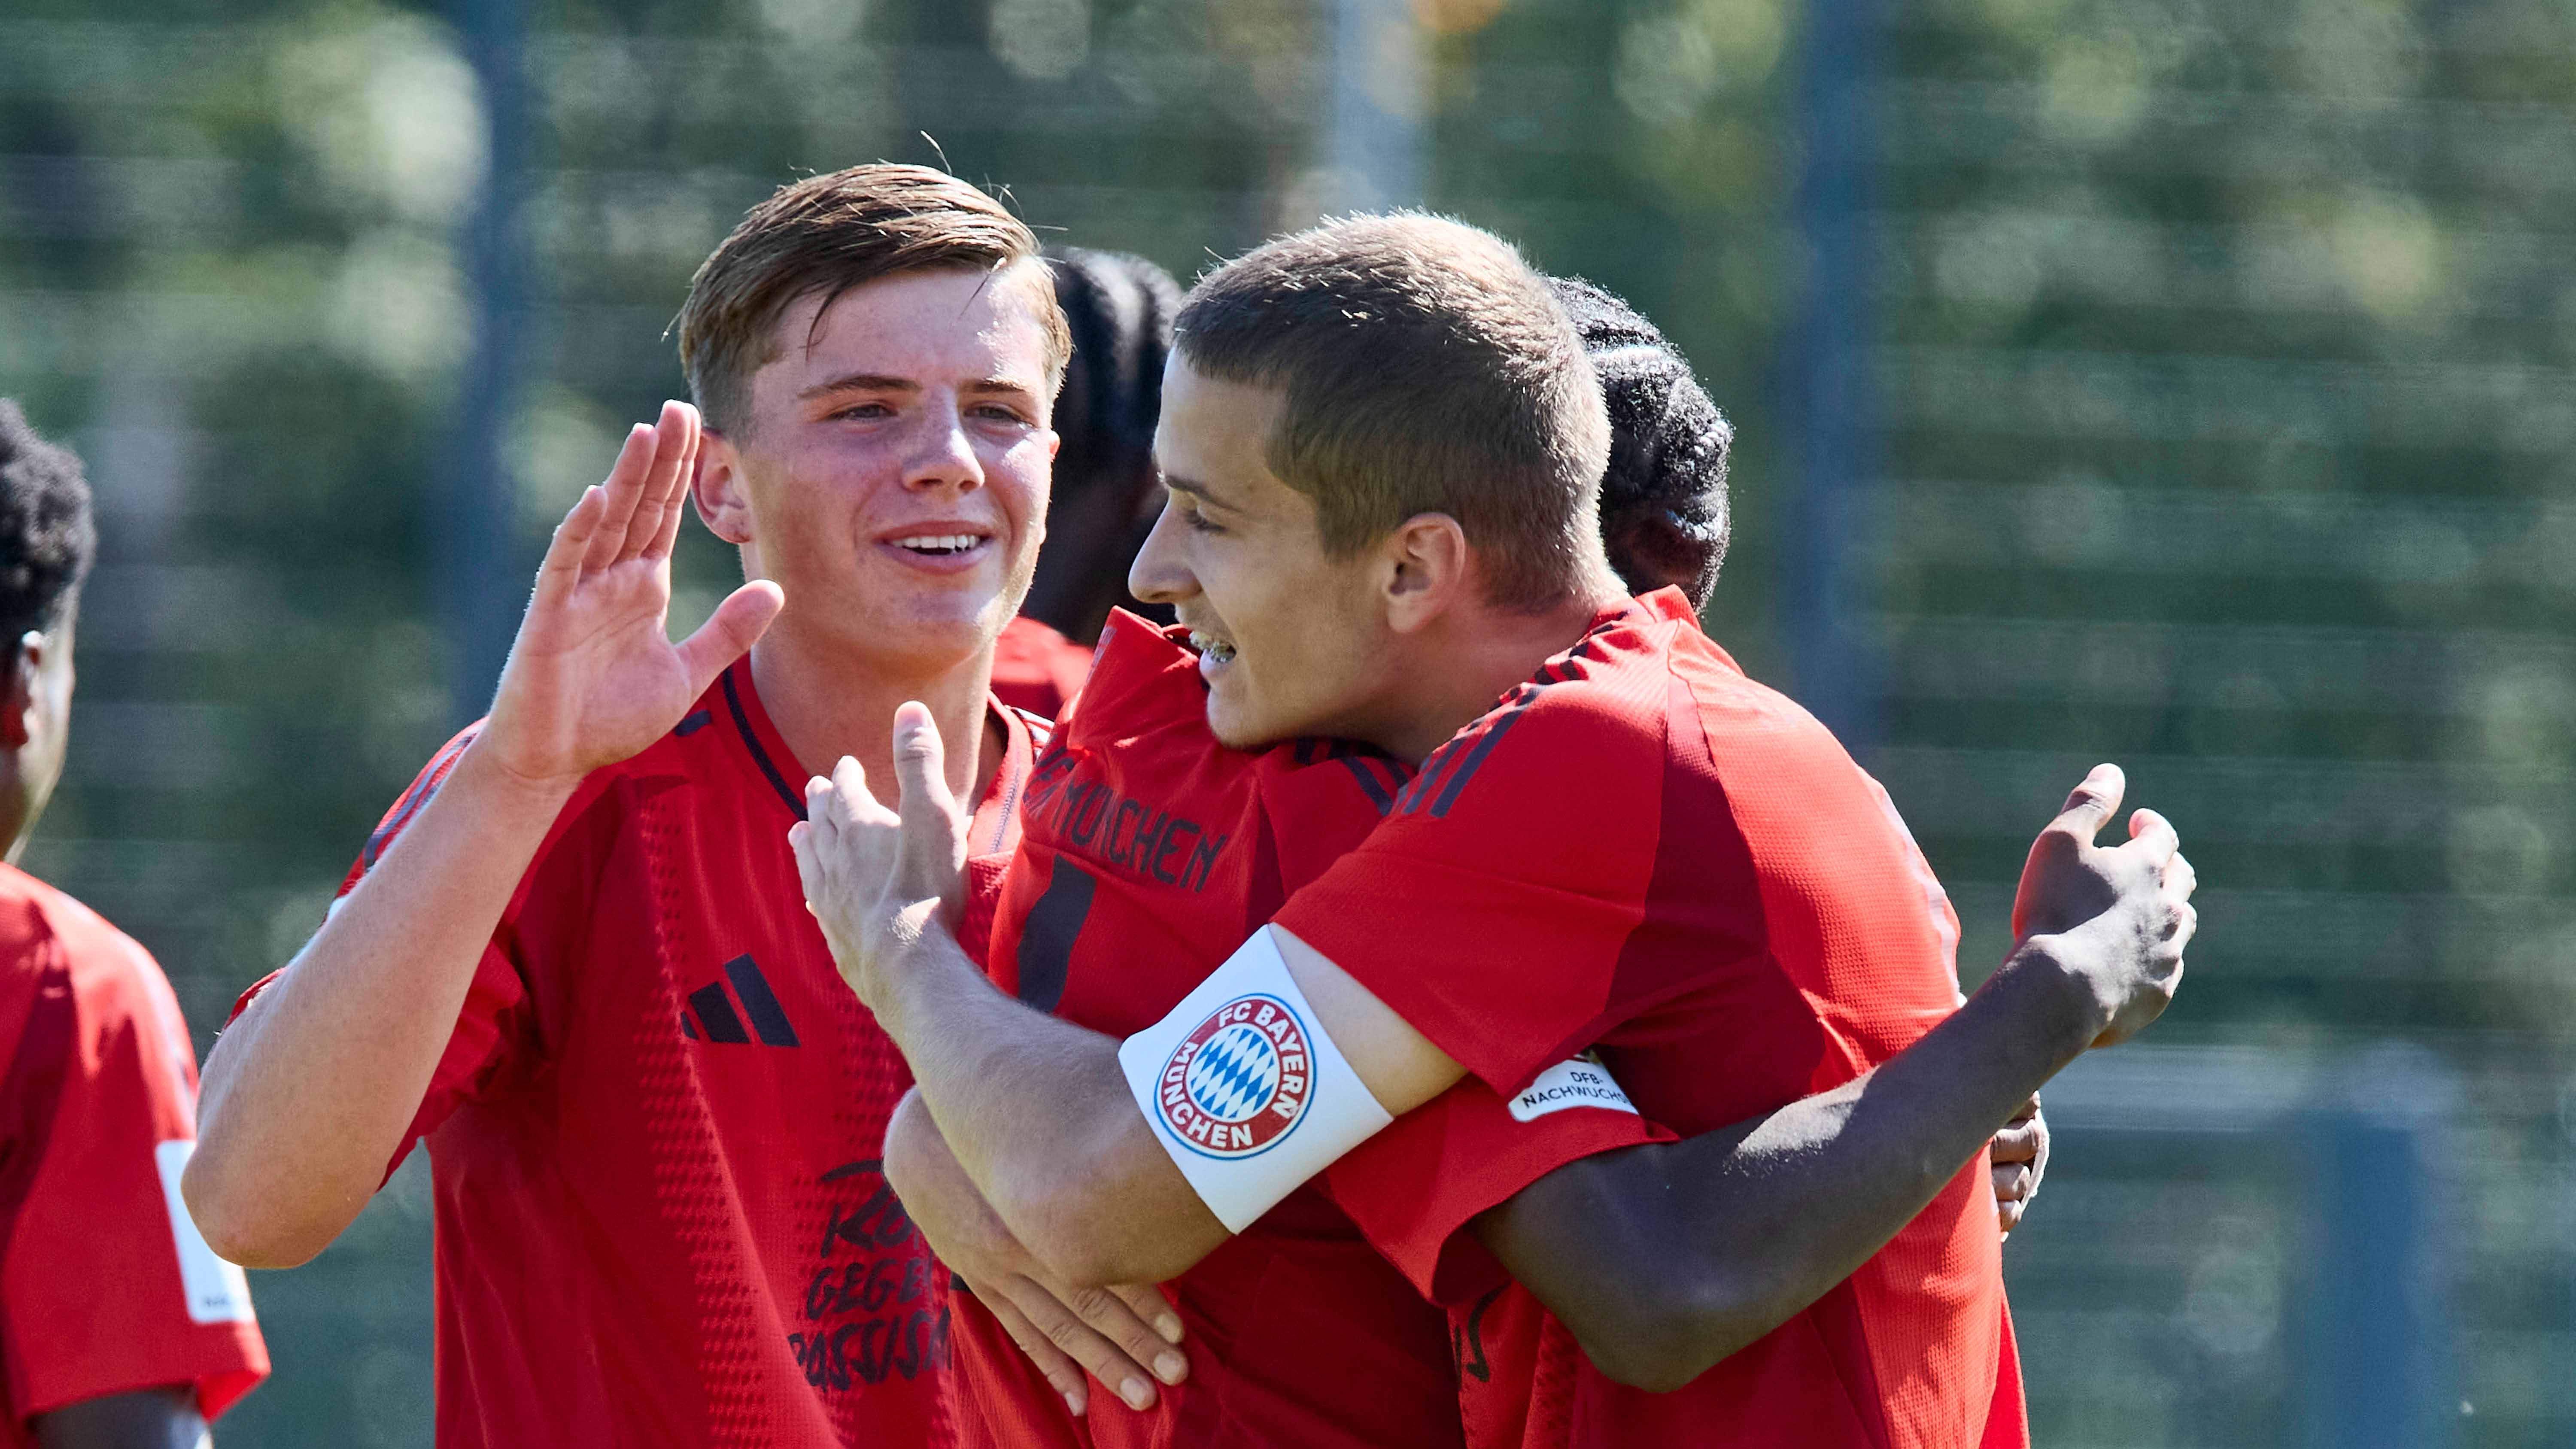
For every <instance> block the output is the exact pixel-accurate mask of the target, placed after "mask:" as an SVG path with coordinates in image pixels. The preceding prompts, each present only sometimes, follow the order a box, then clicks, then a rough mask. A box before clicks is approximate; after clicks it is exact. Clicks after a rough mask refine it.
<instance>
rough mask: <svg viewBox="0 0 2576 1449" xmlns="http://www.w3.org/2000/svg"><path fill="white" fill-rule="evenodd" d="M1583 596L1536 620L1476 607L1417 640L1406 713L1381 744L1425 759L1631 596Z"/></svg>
mask: <svg viewBox="0 0 2576 1449" xmlns="http://www.w3.org/2000/svg"><path fill="white" fill-rule="evenodd" d="M1598 592H1599V591H1597V590H1595V591H1587V592H1586V593H1585V594H1584V595H1582V596H1579V597H1576V598H1573V599H1569V600H1567V601H1566V602H1565V603H1564V604H1561V605H1559V606H1557V607H1555V608H1552V609H1549V610H1547V611H1545V612H1543V613H1537V614H1516V613H1510V612H1507V611H1504V610H1500V609H1490V608H1482V607H1480V608H1477V609H1475V610H1473V611H1463V612H1461V613H1459V614H1455V615H1452V616H1449V617H1448V618H1445V619H1443V620H1442V621H1441V624H1440V626H1439V627H1438V628H1437V629H1435V630H1433V631H1430V632H1428V633H1426V634H1425V635H1424V636H1422V637H1421V638H1419V639H1417V640H1416V641H1415V642H1414V645H1413V648H1412V649H1411V650H1410V651H1409V653H1410V654H1411V655H1412V656H1413V658H1412V662H1411V665H1410V666H1409V667H1408V668H1407V670H1406V671H1405V673H1406V677H1407V680H1408V683H1407V685H1406V688H1405V692H1404V699H1403V701H1402V707H1401V714H1400V718H1398V719H1397V720H1396V721H1395V722H1394V723H1393V724H1392V725H1391V726H1390V727H1389V728H1386V729H1384V730H1381V731H1378V732H1377V734H1378V738H1377V739H1376V740H1375V741H1374V743H1376V744H1378V745H1380V746H1382V747H1384V748H1385V749H1387V750H1389V751H1391V752H1393V753H1395V754H1397V755H1399V756H1402V757H1403V758H1405V759H1408V760H1414V761H1420V760H1422V759H1424V758H1425V757H1427V756H1428V755H1429V754H1430V753H1431V752H1432V751H1433V750H1436V749H1438V748H1440V746H1441V745H1442V744H1444V743H1446V742H1447V741H1448V739H1449V737H1450V736H1451V735H1454V734H1456V733H1457V732H1458V731H1460V730H1462V729H1465V728H1466V727H1467V726H1468V725H1470V724H1472V723H1474V722H1475V720H1476V718H1477V717H1478V716H1479V715H1482V714H1484V713H1485V711H1487V710H1489V709H1492V708H1493V707H1494V702H1495V701H1496V700H1498V699H1500V698H1502V697H1503V695H1504V694H1505V693H1506V692H1507V691H1509V690H1510V689H1511V688H1512V687H1513V686H1514V685H1517V684H1519V683H1520V682H1521V681H1523V680H1525V679H1528V678H1529V677H1530V676H1531V675H1533V674H1536V673H1537V672H1538V667H1539V666H1540V665H1542V664H1545V663H1546V662H1547V661H1548V660H1549V659H1551V658H1553V657H1555V656H1556V655H1558V654H1562V653H1564V652H1565V651H1566V650H1568V649H1571V648H1573V647H1574V646H1575V644H1576V643H1577V642H1579V641H1580V640H1581V639H1582V638H1583V635H1584V633H1585V631H1587V630H1589V629H1590V628H1591V627H1592V621H1593V620H1594V619H1596V618H1599V617H1600V615H1601V613H1602V611H1603V610H1605V609H1614V608H1617V607H1619V605H1620V604H1622V603H1624V602H1626V596H1625V595H1624V594H1622V595H1617V596H1615V597H1614V596H1612V595H1609V594H1602V595H1601V597H1598V598H1595V597H1593V596H1592V595H1593V594H1594V593H1598Z"/></svg>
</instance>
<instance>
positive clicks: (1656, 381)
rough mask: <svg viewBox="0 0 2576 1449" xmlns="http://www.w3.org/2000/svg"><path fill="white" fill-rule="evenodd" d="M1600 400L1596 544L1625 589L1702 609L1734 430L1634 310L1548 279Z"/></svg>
mask: <svg viewBox="0 0 2576 1449" xmlns="http://www.w3.org/2000/svg"><path fill="white" fill-rule="evenodd" d="M1548 285H1549V286H1550V287H1551V288H1553V289H1554V290H1555V292H1556V300H1557V302H1558V303H1559V304H1560V305H1562V306H1563V307H1564V308H1565V310H1566V311H1567V313H1569V314H1570V315H1572V317H1573V318H1574V326H1575V330H1577V331H1578V332H1580V333H1582V334H1583V350H1584V351H1585V352H1586V353H1587V354H1589V355H1590V356H1591V358H1592V369H1593V371H1595V372H1597V373H1599V374H1600V376H1601V393H1602V397H1603V398H1604V399H1605V400H1606V401H1607V402H1608V403H1609V404H1610V468H1609V471H1608V472H1607V473H1605V474H1603V475H1602V479H1601V542H1602V546H1603V547H1604V548H1605V549H1606V550H1607V551H1608V553H1609V555H1610V566H1611V567H1612V568H1614V569H1616V570H1618V572H1619V579H1620V581H1621V582H1622V583H1625V584H1626V585H1627V586H1628V588H1629V591H1630V592H1632V593H1639V594H1643V593H1651V592H1652V591H1654V590H1656V589H1660V588H1666V587H1672V586H1677V587H1679V588H1680V589H1681V590H1682V592H1684V593H1686V594H1688V595H1689V596H1690V600H1691V603H1692V605H1693V606H1694V607H1699V608H1706V607H1707V606H1708V596H1709V593H1710V591H1711V590H1713V589H1715V588H1716V587H1717V570H1718V566H1719V565H1721V564H1723V563H1725V562H1726V542H1727V535H1728V517H1727V507H1726V501H1727V496H1726V465H1727V456H1728V451H1729V449H1730V448H1731V447H1732V446H1733V445H1734V442H1735V428H1734V425H1732V424H1730V423H1729V422H1727V420H1726V415H1725V414H1724V413H1721V412H1719V411H1718V408H1717V403H1716V402H1715V401H1714V400H1712V399H1711V398H1710V397H1709V395H1708V392H1707V390H1706V389H1704V388H1702V387H1701V386H1700V385H1699V379H1698V378H1697V377H1695V376H1693V375H1692V372H1691V365H1690V360H1689V359H1688V358H1686V357H1683V356H1682V355H1681V352H1680V351H1679V350H1678V349H1676V348H1675V347H1674V346H1673V345H1672V343H1670V342H1668V341H1666V340H1665V339H1664V334H1663V333H1661V332H1659V331H1657V330H1656V329H1655V324H1654V323H1652V322H1649V321H1647V320H1646V319H1645V318H1644V317H1641V316H1639V315H1638V314H1637V311H1636V309H1635V308H1633V307H1630V306H1629V305H1628V304H1627V303H1625V302H1623V301H1621V300H1619V299H1618V298H1617V297H1614V296H1612V295H1610V294H1609V293H1608V292H1605V291H1603V290H1602V289H1600V288H1599V287H1596V286H1594V285H1593V284H1591V283H1590V282H1587V281H1584V280H1583V279H1581V278H1579V277H1550V278H1548Z"/></svg>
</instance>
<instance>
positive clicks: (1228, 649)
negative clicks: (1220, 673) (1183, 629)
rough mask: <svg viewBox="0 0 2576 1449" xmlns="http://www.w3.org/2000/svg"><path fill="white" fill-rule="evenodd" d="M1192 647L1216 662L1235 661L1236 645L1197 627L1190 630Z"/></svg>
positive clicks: (1228, 662) (1229, 662)
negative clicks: (1202, 631)
mask: <svg viewBox="0 0 2576 1449" xmlns="http://www.w3.org/2000/svg"><path fill="white" fill-rule="evenodd" d="M1190 647H1191V648H1193V649H1196V650H1197V651H1199V653H1200V654H1201V655H1203V656H1205V657H1206V658H1207V659H1209V660H1211V661H1213V662H1215V663H1218V664H1232V663H1233V662H1234V645H1233V644H1231V643H1229V642H1227V641H1226V640H1223V639H1219V638H1218V637H1216V636H1215V635H1214V634H1203V633H1201V632H1199V631H1198V630H1196V629H1192V630H1191V631H1190Z"/></svg>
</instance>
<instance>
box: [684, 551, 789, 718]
mask: <svg viewBox="0 0 2576 1449" xmlns="http://www.w3.org/2000/svg"><path fill="white" fill-rule="evenodd" d="M786 607H787V595H786V593H785V592H783V591H782V590H781V589H780V588H779V587H778V585H776V584H773V583H771V582H770V581H769V580H767V579H753V580H752V581H751V582H750V583H747V584H745V585H743V586H742V587H741V588H738V589H736V590H734V591H733V592H732V593H730V594H727V595H725V601H724V602H723V603H721V604H718V605H716V611H715V612H714V613H712V614H709V615H708V616H707V621H706V622H705V623H703V624H700V625H699V626H698V632H696V633H694V634H692V635H690V636H689V637H688V638H686V639H683V640H681V641H680V643H679V645H678V649H679V654H680V668H681V669H682V670H684V671H686V672H687V674H688V676H689V697H690V698H692V699H695V698H697V697H698V696H699V695H701V694H704V693H706V691H707V686H708V685H710V684H713V683H715V682H716V676H717V675H719V674H722V673H724V671H725V666H726V665H728V664H731V663H733V662H734V661H735V660H737V659H740V658H741V657H742V656H743V652H744V651H745V650H748V649H749V648H751V646H752V645H754V644H756V643H758V642H759V641H760V636H761V635H763V634H765V633H767V632H769V626H770V625H771V624H772V623H774V622H775V621H776V620H777V618H778V612H779V610H781V609H784V608H786Z"/></svg>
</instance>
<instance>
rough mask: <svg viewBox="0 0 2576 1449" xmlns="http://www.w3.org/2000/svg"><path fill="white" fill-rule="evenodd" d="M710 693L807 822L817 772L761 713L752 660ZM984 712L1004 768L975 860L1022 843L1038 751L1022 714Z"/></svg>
mask: <svg viewBox="0 0 2576 1449" xmlns="http://www.w3.org/2000/svg"><path fill="white" fill-rule="evenodd" d="M709 693H710V694H711V695H712V696H713V699H712V701H711V703H712V704H714V705H715V706H716V707H719V708H720V709H721V710H722V712H723V715H724V717H725V720H726V722H727V723H728V724H729V725H731V726H732V728H733V732H734V736H735V738H737V739H739V740H741V741H742V745H743V749H744V751H745V752H746V753H748V754H749V755H750V757H751V763H752V764H753V766H755V767H756V768H757V769H758V770H759V771H760V773H761V775H762V776H763V777H765V778H766V779H767V780H768V781H769V785H770V788H771V789H773V790H775V791H776V792H777V794H778V799H779V802H780V803H781V804H783V805H785V806H786V807H787V808H788V810H789V811H791V812H793V813H794V815H795V816H796V818H797V819H799V820H802V819H804V818H805V791H804V790H803V788H801V786H802V782H803V781H805V780H808V779H811V778H812V777H813V776H812V772H811V771H809V770H807V769H806V768H805V767H804V766H803V765H801V764H800V763H798V761H797V759H796V756H795V753H794V752H793V751H791V750H789V749H788V748H787V741H786V740H785V739H783V738H781V737H780V736H779V733H778V727H777V726H776V725H774V724H771V723H770V721H769V711H768V710H766V709H763V708H762V707H761V704H760V690H759V688H758V686H756V685H755V684H754V683H753V682H752V676H751V656H750V655H748V654H745V655H744V656H742V657H741V658H740V659H737V660H735V661H734V662H733V663H732V664H731V665H730V666H728V667H727V668H726V670H725V672H724V673H723V674H720V675H718V676H717V677H716V687H715V688H714V689H713V690H711V691H709ZM984 711H985V715H986V717H987V718H989V719H991V720H993V721H995V722H996V723H998V724H999V725H1000V726H1001V727H1002V735H1003V741H1002V767H1001V768H1000V769H998V770H995V771H994V772H993V787H992V788H991V789H990V790H988V791H986V792H985V794H984V798H983V799H982V800H981V801H979V802H978V803H977V804H976V807H975V818H974V820H973V822H972V824H971V826H970V828H969V830H968V833H967V841H968V845H967V849H968V852H969V853H970V854H974V855H998V854H1001V853H1003V852H1005V851H1008V850H1010V849H1011V848H1012V847H1014V846H1016V845H1017V844H1018V843H1019V839H1020V795H1021V792H1022V790H1023V788H1024V787H1025V786H1026V785H1027V783H1028V778H1029V767H1030V765H1031V763H1032V762H1033V761H1034V759H1035V756H1036V751H1035V748H1034V746H1033V743H1032V738H1031V736H1030V733H1029V726H1028V722H1027V721H1026V720H1024V719H1022V718H1021V717H1020V713H1019V711H1017V710H1015V709H1011V708H1010V707H1008V706H1006V705H1004V704H1003V703H1002V701H1001V699H1000V698H999V697H998V696H994V695H991V694H987V695H986V696H985V700H984Z"/></svg>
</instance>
